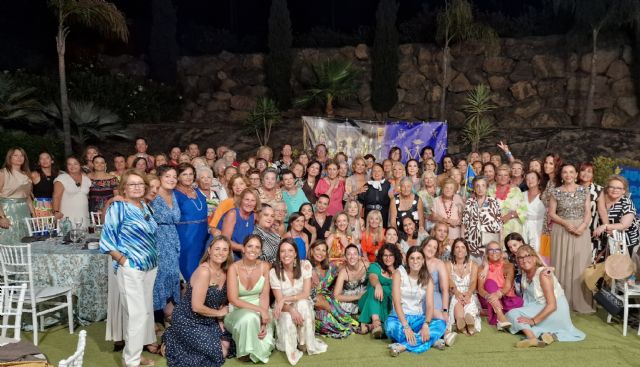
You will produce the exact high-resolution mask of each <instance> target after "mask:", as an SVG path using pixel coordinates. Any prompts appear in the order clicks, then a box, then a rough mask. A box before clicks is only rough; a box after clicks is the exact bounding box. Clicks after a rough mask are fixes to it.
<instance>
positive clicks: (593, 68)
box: [584, 29, 598, 126]
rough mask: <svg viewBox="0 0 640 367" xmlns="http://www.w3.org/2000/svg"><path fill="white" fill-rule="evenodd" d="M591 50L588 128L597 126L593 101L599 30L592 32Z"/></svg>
mask: <svg viewBox="0 0 640 367" xmlns="http://www.w3.org/2000/svg"><path fill="white" fill-rule="evenodd" d="M592 41H593V45H592V47H593V48H592V50H591V76H590V77H589V92H588V94H587V105H586V107H585V114H584V122H585V125H586V126H594V125H595V121H594V119H595V115H594V113H593V100H594V98H595V94H596V62H597V61H598V45H597V44H598V29H593V31H592Z"/></svg>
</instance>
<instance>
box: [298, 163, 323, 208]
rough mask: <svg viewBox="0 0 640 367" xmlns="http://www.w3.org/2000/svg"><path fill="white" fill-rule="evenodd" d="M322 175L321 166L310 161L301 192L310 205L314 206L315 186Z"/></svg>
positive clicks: (316, 198) (315, 197)
mask: <svg viewBox="0 0 640 367" xmlns="http://www.w3.org/2000/svg"><path fill="white" fill-rule="evenodd" d="M321 174H322V165H321V164H320V162H318V161H311V162H309V163H308V164H307V170H306V172H305V176H304V179H303V181H302V191H303V192H304V195H305V196H306V197H307V200H309V202H310V203H311V204H315V203H316V200H318V197H317V196H316V185H318V181H319V180H320V177H322V176H321Z"/></svg>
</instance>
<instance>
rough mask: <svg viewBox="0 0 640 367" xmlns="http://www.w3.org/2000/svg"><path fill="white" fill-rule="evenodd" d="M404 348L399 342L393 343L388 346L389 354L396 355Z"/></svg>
mask: <svg viewBox="0 0 640 367" xmlns="http://www.w3.org/2000/svg"><path fill="white" fill-rule="evenodd" d="M405 350H406V348H405V347H404V346H403V345H402V344H400V343H393V344H391V345H390V346H389V355H390V356H392V357H397V356H398V355H400V353H402V352H404V351H405Z"/></svg>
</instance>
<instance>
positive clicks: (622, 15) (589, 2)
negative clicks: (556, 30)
mask: <svg viewBox="0 0 640 367" xmlns="http://www.w3.org/2000/svg"><path fill="white" fill-rule="evenodd" d="M552 1H553V6H554V10H555V12H556V13H559V12H560V11H569V12H570V13H571V14H572V15H573V17H574V21H575V24H574V31H577V32H581V31H583V30H586V31H589V33H591V66H590V68H591V70H590V78H589V91H588V94H587V102H586V106H585V115H584V119H585V121H584V122H585V125H586V126H593V125H594V118H595V116H594V113H593V100H594V98H595V93H596V63H597V61H598V36H599V35H600V33H601V32H602V31H604V30H615V29H619V28H622V27H624V26H627V25H635V26H638V25H640V2H638V0H552Z"/></svg>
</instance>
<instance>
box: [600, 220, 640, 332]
mask: <svg viewBox="0 0 640 367" xmlns="http://www.w3.org/2000/svg"><path fill="white" fill-rule="evenodd" d="M607 239H608V241H607V242H608V245H609V253H610V254H623V255H627V241H626V235H625V233H624V231H613V235H612V236H609V237H608V238H607ZM611 293H612V294H613V295H614V296H615V297H616V298H617V299H619V300H620V301H622V305H623V307H624V311H623V315H622V336H627V326H628V324H629V309H631V308H634V309H640V302H631V300H633V299H637V298H640V288H639V287H633V286H629V283H628V282H627V279H619V280H614V279H611ZM612 318H613V316H612V315H611V314H609V315H608V316H607V322H608V323H610V322H611V319H612ZM638 335H640V325H638Z"/></svg>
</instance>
